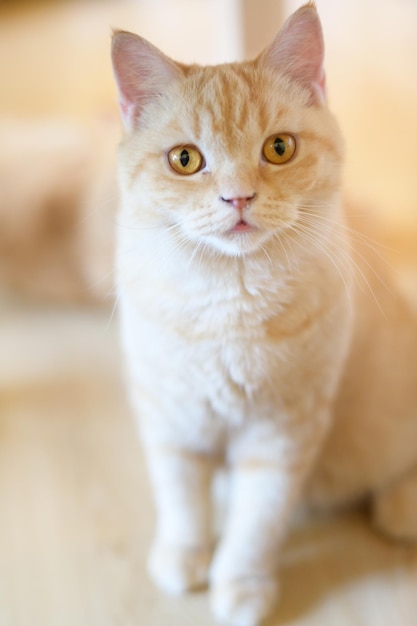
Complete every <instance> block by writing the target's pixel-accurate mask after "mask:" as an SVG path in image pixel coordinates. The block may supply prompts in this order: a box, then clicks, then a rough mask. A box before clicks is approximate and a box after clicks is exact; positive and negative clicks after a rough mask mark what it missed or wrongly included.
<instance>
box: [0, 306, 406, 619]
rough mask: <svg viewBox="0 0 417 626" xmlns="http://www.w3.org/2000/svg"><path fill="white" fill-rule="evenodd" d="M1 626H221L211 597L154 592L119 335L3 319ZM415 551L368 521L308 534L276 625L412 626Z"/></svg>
mask: <svg viewBox="0 0 417 626" xmlns="http://www.w3.org/2000/svg"><path fill="white" fill-rule="evenodd" d="M0 346H1V350H0V407H1V408H0V503H1V508H0V624H1V626H172V625H174V626H196V625H198V626H214V621H213V619H212V618H211V616H210V613H209V609H208V602H207V595H206V594H205V593H200V594H197V595H192V596H188V597H185V598H179V599H178V598H168V597H165V596H163V595H162V594H160V593H159V592H158V591H157V590H155V589H154V588H153V586H152V585H151V583H150V582H149V581H148V579H147V577H146V572H145V559H146V551H147V546H148V545H149V542H150V539H151V536H152V525H153V512H152V506H151V499H150V494H149V491H148V487H147V481H146V476H145V472H144V467H143V462H142V455H141V450H140V446H139V444H138V442H137V439H136V434H135V429H134V425H133V422H132V419H131V417H130V414H129V409H128V406H127V402H126V399H125V394H124V391H123V385H122V382H121V366H120V358H119V353H118V348H117V324H116V323H115V322H113V323H112V324H110V325H109V315H108V314H101V313H97V312H85V311H84V312H80V311H77V310H73V311H68V310H67V311H58V312H57V311H50V310H49V311H47V310H44V309H31V310H27V309H26V310H24V311H23V312H22V311H21V310H20V309H19V310H15V309H14V308H12V309H7V308H6V309H5V310H4V311H3V313H2V317H1V325H0ZM416 615H417V548H410V547H405V546H399V545H394V544H390V543H388V542H386V541H385V540H383V539H382V538H381V537H379V536H378V535H376V534H375V533H374V532H373V531H372V529H371V528H370V527H369V525H368V523H367V520H366V517H365V516H364V515H362V514H359V513H358V514H356V513H355V514H351V515H348V516H346V517H342V518H340V519H334V520H321V521H315V522H314V523H313V522H312V523H310V524H309V525H307V526H304V527H301V528H298V529H297V530H295V531H294V532H293V533H292V534H291V536H290V537H289V539H288V541H287V543H286V545H285V549H284V553H283V557H282V601H281V604H280V607H279V609H278V611H277V613H276V615H275V616H274V618H273V619H271V620H270V621H269V622H268V624H267V626H278V625H283V624H291V625H297V626H344V625H346V626H353V625H354V626H393V625H395V626H413V625H414V624H415V623H416V617H415V616H416Z"/></svg>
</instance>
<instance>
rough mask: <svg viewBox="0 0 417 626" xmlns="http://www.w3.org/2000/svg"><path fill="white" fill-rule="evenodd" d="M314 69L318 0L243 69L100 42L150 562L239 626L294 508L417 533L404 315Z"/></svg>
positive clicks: (122, 37) (413, 418) (165, 584)
mask: <svg viewBox="0 0 417 626" xmlns="http://www.w3.org/2000/svg"><path fill="white" fill-rule="evenodd" d="M323 57H324V44H323V35H322V29H321V24H320V20H319V17H318V14H317V11H316V8H315V5H314V4H313V3H309V4H306V5H305V6H303V7H301V8H300V9H299V10H298V11H296V12H295V13H294V14H293V15H292V16H291V17H290V18H289V19H288V21H287V22H286V23H285V24H284V26H283V28H282V29H281V31H280V32H279V33H278V35H277V37H276V39H275V40H274V42H273V43H272V44H271V45H270V46H269V47H268V48H266V50H265V51H264V52H263V53H262V54H261V55H260V56H259V57H258V58H257V59H255V60H254V61H249V62H244V63H232V64H225V65H219V66H213V67H200V66H198V65H192V66H186V65H184V64H180V63H177V62H175V61H173V60H171V59H170V58H168V57H166V56H165V55H164V54H163V53H162V52H160V51H159V50H157V49H156V48H155V47H154V46H153V45H151V44H150V43H148V42H147V41H145V40H144V39H142V38H140V37H138V36H136V35H134V34H131V33H128V32H124V31H117V32H115V34H114V38H113V45H112V60H113V68H114V74H115V78H116V83H117V87H118V92H119V102H120V111H121V117H122V120H123V124H124V128H125V134H124V138H123V140H122V143H121V146H120V152H119V184H120V193H121V206H120V218H119V222H120V228H119V231H118V235H117V236H118V243H117V262H116V265H117V275H118V297H119V299H120V320H121V335H122V343H123V346H124V352H125V355H126V361H127V371H128V379H129V382H128V384H129V389H130V395H131V399H132V403H133V406H134V410H135V412H136V414H137V416H138V424H139V428H140V432H141V436H142V440H143V444H144V450H145V455H146V459H147V464H148V468H149V474H150V480H151V483H152V486H153V493H154V499H155V505H156V511H157V526H156V538H155V540H154V544H153V547H152V549H151V553H150V558H149V571H150V575H151V577H152V578H153V580H154V581H155V582H156V584H157V585H158V586H159V587H160V588H162V589H164V590H166V591H168V592H172V593H181V592H184V591H186V590H191V589H194V588H198V587H200V586H202V585H205V584H207V583H209V585H210V601H211V606H212V610H213V612H214V615H215V616H216V618H217V619H218V620H219V621H220V622H224V623H227V624H231V625H233V626H253V625H256V624H259V623H260V622H261V621H262V620H263V619H264V618H265V617H266V616H268V615H269V614H270V613H271V612H272V611H273V609H274V606H275V603H276V601H277V598H278V582H277V571H278V568H279V547H280V544H281V543H282V541H283V538H284V537H285V532H286V529H287V528H288V524H289V522H290V519H291V516H292V514H293V511H294V509H295V507H296V506H297V503H299V502H300V500H304V501H306V502H307V503H309V504H310V505H314V506H316V507H335V506H341V505H345V504H347V503H352V502H355V501H357V500H360V499H362V498H364V497H367V498H370V501H371V507H372V514H373V518H374V520H375V523H376V524H377V525H378V526H379V527H380V528H381V529H382V530H384V531H385V532H386V533H389V534H390V535H392V536H395V537H399V538H406V539H410V540H414V539H417V316H416V314H415V312H414V311H412V309H411V307H410V306H409V305H408V304H407V302H406V301H405V300H404V299H403V298H402V296H400V295H399V293H397V291H396V287H395V282H394V281H393V279H392V278H391V277H390V276H389V273H388V271H387V270H386V267H385V265H384V264H383V263H382V262H381V261H380V260H379V257H378V254H377V252H375V251H374V249H373V247H372V246H371V245H370V244H369V242H368V240H367V239H366V238H365V236H363V235H361V234H359V233H356V231H355V229H354V225H352V224H350V223H349V220H348V218H347V216H346V215H345V210H344V208H343V206H342V201H341V186H342V183H341V172H342V164H343V141H342V137H341V134H340V131H339V128H338V125H337V122H336V120H335V119H334V117H333V115H332V114H331V113H330V111H329V109H328V107H327V104H326V82H325V74H324V70H323ZM221 463H226V464H227V465H228V466H229V468H230V471H231V476H232V479H231V495H230V499H229V506H228V511H227V517H226V521H225V527H224V530H223V533H222V537H221V539H220V540H219V541H218V543H217V545H215V541H214V538H213V532H212V528H211V485H212V480H213V476H214V474H215V472H216V468H217V467H218V465H219V464H221Z"/></svg>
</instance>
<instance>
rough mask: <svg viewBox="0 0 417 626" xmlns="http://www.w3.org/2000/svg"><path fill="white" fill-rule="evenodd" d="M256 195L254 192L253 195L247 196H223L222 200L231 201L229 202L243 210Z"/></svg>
mask: <svg viewBox="0 0 417 626" xmlns="http://www.w3.org/2000/svg"><path fill="white" fill-rule="evenodd" d="M255 195H256V194H254V193H253V194H252V195H251V196H247V197H246V198H223V196H222V200H223V201H224V202H229V204H231V205H232V206H234V207H235V209H238V210H239V211H242V210H243V209H246V207H247V206H248V205H249V203H250V201H251V200H253V199H254V197H255Z"/></svg>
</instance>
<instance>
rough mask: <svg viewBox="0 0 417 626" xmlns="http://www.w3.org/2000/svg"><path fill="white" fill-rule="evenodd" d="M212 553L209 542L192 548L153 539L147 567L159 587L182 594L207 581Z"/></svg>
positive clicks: (201, 585)
mask: <svg viewBox="0 0 417 626" xmlns="http://www.w3.org/2000/svg"><path fill="white" fill-rule="evenodd" d="M211 556H212V548H211V547H210V546H201V547H193V548H191V547H184V546H176V545H169V544H165V543H160V542H156V543H155V544H154V546H153V548H152V551H151V554H150V557H149V561H148V569H149V573H150V575H151V578H152V579H153V581H154V582H155V584H156V585H157V586H158V587H159V588H160V589H162V590H163V591H166V592H168V593H172V594H181V593H184V592H186V591H191V590H193V589H198V588H201V587H204V586H206V585H207V581H208V570H209V567H210V561H211Z"/></svg>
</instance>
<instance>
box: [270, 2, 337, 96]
mask: <svg viewBox="0 0 417 626" xmlns="http://www.w3.org/2000/svg"><path fill="white" fill-rule="evenodd" d="M259 61H260V62H261V63H265V64H267V65H268V66H270V67H273V68H276V69H277V70H279V71H280V72H283V73H284V74H287V75H288V76H289V77H290V78H291V79H292V80H294V81H295V82H297V83H299V84H300V85H302V86H303V87H305V88H307V89H308V90H309V91H310V94H311V100H310V104H323V103H324V102H325V100H326V78H325V73H324V67H323V62H324V42H323V32H322V29H321V23H320V19H319V16H318V13H317V10H316V7H315V4H314V3H313V2H310V3H309V4H306V5H304V6H302V7H301V8H300V9H298V11H296V12H295V13H293V15H291V17H290V18H289V19H288V20H287V21H286V22H285V24H284V26H283V28H282V29H281V30H280V32H279V33H278V35H277V36H276V38H275V40H274V42H273V43H272V44H271V45H270V46H269V48H267V49H266V50H265V51H264V52H263V53H262V54H261V56H260V57H259Z"/></svg>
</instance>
